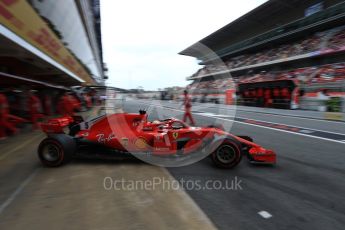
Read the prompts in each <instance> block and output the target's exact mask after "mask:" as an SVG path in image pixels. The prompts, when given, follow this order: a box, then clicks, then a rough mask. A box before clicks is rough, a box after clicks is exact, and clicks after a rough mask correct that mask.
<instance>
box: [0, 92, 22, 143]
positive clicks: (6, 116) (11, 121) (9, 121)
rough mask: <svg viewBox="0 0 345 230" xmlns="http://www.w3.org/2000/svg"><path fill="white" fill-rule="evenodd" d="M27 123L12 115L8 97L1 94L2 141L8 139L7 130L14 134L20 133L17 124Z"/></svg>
mask: <svg viewBox="0 0 345 230" xmlns="http://www.w3.org/2000/svg"><path fill="white" fill-rule="evenodd" d="M23 122H26V120H25V119H23V118H20V117H17V116H14V115H11V114H10V113H9V105H8V100H7V97H6V95H4V94H2V93H0V140H1V139H5V138H6V137H7V135H6V130H9V131H10V132H11V133H12V134H15V133H17V132H18V129H17V128H16V124H18V123H23Z"/></svg>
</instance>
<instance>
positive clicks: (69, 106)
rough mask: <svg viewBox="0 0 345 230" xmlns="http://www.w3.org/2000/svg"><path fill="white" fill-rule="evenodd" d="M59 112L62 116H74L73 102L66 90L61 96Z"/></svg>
mask: <svg viewBox="0 0 345 230" xmlns="http://www.w3.org/2000/svg"><path fill="white" fill-rule="evenodd" d="M60 100H61V102H60V103H61V105H60V106H61V114H63V115H64V116H74V109H75V102H74V100H73V98H72V96H71V95H69V93H68V92H66V93H64V95H63V96H62V97H61V99H60Z"/></svg>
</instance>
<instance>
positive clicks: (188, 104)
mask: <svg viewBox="0 0 345 230" xmlns="http://www.w3.org/2000/svg"><path fill="white" fill-rule="evenodd" d="M183 93H184V100H183V105H184V108H185V113H184V115H183V121H184V122H186V121H187V118H189V120H190V122H191V124H192V125H193V126H194V125H195V122H194V119H193V116H192V98H191V96H190V95H189V94H188V91H187V90H185V91H184V92H183Z"/></svg>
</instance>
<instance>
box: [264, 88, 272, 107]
mask: <svg viewBox="0 0 345 230" xmlns="http://www.w3.org/2000/svg"><path fill="white" fill-rule="evenodd" d="M264 97H265V107H271V105H272V95H271V89H270V88H266V89H265V91H264Z"/></svg>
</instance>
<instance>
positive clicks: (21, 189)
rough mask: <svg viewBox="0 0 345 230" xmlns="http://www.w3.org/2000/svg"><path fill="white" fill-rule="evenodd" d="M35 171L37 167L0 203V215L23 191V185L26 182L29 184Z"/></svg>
mask: <svg viewBox="0 0 345 230" xmlns="http://www.w3.org/2000/svg"><path fill="white" fill-rule="evenodd" d="M37 172H38V169H36V170H35V171H34V172H33V173H31V174H30V176H29V177H28V178H26V180H24V181H23V182H22V183H21V184H20V185H19V187H18V188H17V189H16V190H15V191H14V193H12V195H11V196H10V197H8V198H7V200H6V201H5V202H4V203H2V204H1V205H0V215H1V214H2V212H3V211H4V210H5V209H6V208H7V207H8V206H9V205H10V204H11V203H12V202H13V201H14V200H15V199H16V197H17V196H18V195H19V194H20V193H21V192H22V191H23V189H24V188H25V186H26V185H27V184H29V182H30V181H31V180H32V179H33V178H34V177H35V175H36V174H37Z"/></svg>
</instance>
